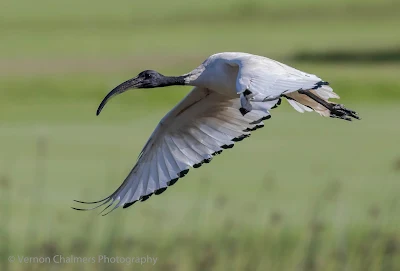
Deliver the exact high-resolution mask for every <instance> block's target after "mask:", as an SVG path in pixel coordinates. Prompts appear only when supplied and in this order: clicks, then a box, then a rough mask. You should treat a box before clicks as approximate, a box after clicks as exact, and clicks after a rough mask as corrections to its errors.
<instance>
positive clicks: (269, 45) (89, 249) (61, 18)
mask: <svg viewBox="0 0 400 271" xmlns="http://www.w3.org/2000/svg"><path fill="white" fill-rule="evenodd" d="M155 7H157V8H155ZM399 7H400V6H399V4H398V3H393V2H392V1H380V2H376V1H361V0H353V1H350V2H348V1H336V2H332V1H330V2H329V1H311V0H301V1H296V2H295V1H289V0H285V1H280V2H271V3H264V2H263V1H256V0H254V1H239V0H229V1H225V2H224V4H222V2H221V3H220V4H215V3H214V2H212V1H202V2H195V1H178V0H174V1H169V2H162V1H159V0H157V1H148V2H141V3H139V4H137V3H135V2H134V1H120V3H119V4H118V5H115V6H114V4H111V2H106V1H85V3H81V2H80V1H69V2H68V4H67V2H65V3H55V2H53V1H44V0H42V1H35V3H33V2H30V1H10V0H7V1H2V2H1V3H0V36H1V42H0V94H1V96H0V97H1V98H0V270H5V271H6V270H18V271H19V270H132V269H136V268H137V269H143V270H282V271H286V270H304V271H308V270H310V271H313V270H324V271H325V270H352V271H353V270H385V271H392V270H393V271H395V270H400V216H399V215H400V197H399V195H398V194H399V191H400V148H399V138H400V125H399V123H400V122H399V120H398V117H399V116H400V107H399V105H400V104H399V101H400V83H399V80H398V75H399V72H398V71H399V69H400V60H399V59H400V50H399V48H400V47H399V44H400V36H399V35H397V34H396V33H397V32H398V27H399V26H400V20H399V19H398V14H399V11H400V9H399ZM219 51H245V52H250V53H255V54H262V55H265V56H268V57H272V58H275V59H277V60H280V61H283V62H285V63H287V64H290V65H292V66H294V67H296V68H299V69H302V70H304V71H307V72H310V73H315V74H317V75H319V76H320V77H322V78H323V79H324V80H327V81H329V82H330V83H331V85H332V87H333V88H334V89H335V91H336V92H337V93H338V94H339V95H340V96H341V97H342V99H341V102H342V103H344V104H345V105H346V106H348V107H349V108H351V109H354V110H356V111H357V112H359V114H360V115H361V117H362V120H361V121H357V122H353V123H349V122H344V121H340V120H336V119H327V118H322V117H320V116H318V115H317V114H315V113H305V114H300V113H297V112H296V111H295V110H293V109H292V108H290V107H289V106H288V105H287V104H285V103H284V104H283V105H281V106H280V107H279V108H277V109H274V110H273V111H272V118H271V119H270V120H268V121H267V122H266V123H265V124H266V125H265V127H264V128H263V129H261V130H259V131H256V132H254V133H253V135H252V136H251V137H250V138H249V139H246V140H244V141H243V142H240V143H238V144H237V145H236V146H235V147H234V148H233V149H232V150H227V151H225V152H224V153H223V154H222V155H221V156H217V157H215V159H214V160H213V162H212V163H210V164H208V165H205V166H203V167H201V168H200V169H192V170H191V171H190V172H189V174H188V175H187V176H186V177H185V178H183V179H181V180H180V181H179V182H178V183H177V184H176V185H175V186H173V187H171V188H169V189H168V191H166V192H165V193H164V194H162V195H160V196H153V197H152V198H151V199H149V200H148V201H146V202H144V203H139V204H135V205H134V206H132V207H131V208H129V209H126V210H122V209H118V210H116V211H115V212H113V213H112V214H110V215H108V216H106V217H102V216H98V215H97V214H98V212H97V211H93V212H77V211H74V210H72V209H71V208H70V207H71V206H77V205H74V203H73V201H72V200H73V199H78V200H88V201H91V200H97V199H101V198H104V197H105V196H107V195H108V194H110V193H111V192H113V191H114V189H116V188H117V187H118V186H119V185H120V183H121V182H122V180H123V179H124V178H125V176H126V175H127V173H128V172H129V171H130V169H131V168H132V166H133V165H134V163H135V161H136V158H137V155H138V154H139V151H140V150H141V148H142V146H143V144H144V143H145V141H146V140H147V138H148V136H149V135H150V133H151V132H152V131H153V129H154V127H155V126H156V124H157V123H158V121H159V120H160V118H161V117H162V116H163V115H164V114H165V113H166V112H168V110H169V109H170V108H172V106H174V105H175V104H176V103H177V102H178V101H179V100H180V99H181V98H182V97H183V96H184V95H185V94H186V93H187V92H188V91H189V90H190V88H187V87H182V88H173V87H171V88H165V89H154V90H147V91H132V92H128V93H126V94H124V95H122V96H119V97H118V98H115V99H113V100H112V101H111V102H110V104H108V105H107V108H105V110H104V112H103V113H102V114H101V116H99V117H96V116H95V111H96V109H97V106H98V104H99V102H100V101H101V99H102V98H103V97H104V95H105V94H106V93H107V92H108V91H109V90H110V89H111V88H113V87H114V86H115V85H117V84H119V83H120V82H122V81H124V80H126V79H128V78H130V77H133V76H135V75H136V74H137V73H138V72H140V71H141V70H145V69H155V70H158V71H160V72H161V73H164V74H182V73H185V72H188V71H189V70H191V69H193V68H194V67H196V66H197V65H198V64H200V63H201V61H203V60H204V59H205V58H206V57H208V56H209V55H210V54H212V53H215V52H219ZM54 255H63V256H64V257H68V256H70V255H74V256H77V257H98V255H107V256H109V257H116V256H119V257H146V256H151V257H157V258H158V260H157V262H156V264H154V265H152V264H149V263H148V264H136V263H135V264H131V265H127V264H115V263H114V264H112V263H108V264H104V263H100V262H96V263H94V264H79V263H75V264H71V263H69V264H68V263H64V264H56V263H54V262H52V263H50V264H38V263H36V264H35V263H19V262H18V256H25V257H53V256H54ZM10 256H14V257H16V261H15V262H10V261H9V257H10Z"/></svg>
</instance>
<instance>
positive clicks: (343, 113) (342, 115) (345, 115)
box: [298, 89, 360, 121]
mask: <svg viewBox="0 0 400 271" xmlns="http://www.w3.org/2000/svg"><path fill="white" fill-rule="evenodd" d="M298 92H299V93H300V94H304V95H307V96H308V97H310V98H311V99H313V100H314V101H316V102H317V103H319V104H321V105H322V106H324V107H325V108H327V109H328V110H329V111H330V112H331V115H330V117H331V118H339V119H344V120H348V121H351V120H352V119H351V118H350V117H352V118H355V119H360V117H359V116H358V114H357V113H356V112H355V111H353V110H350V109H347V108H345V107H344V105H342V104H335V103H330V102H328V101H326V100H324V99H322V98H320V97H319V96H317V95H315V94H314V93H312V92H311V91H310V90H302V89H301V90H299V91H298Z"/></svg>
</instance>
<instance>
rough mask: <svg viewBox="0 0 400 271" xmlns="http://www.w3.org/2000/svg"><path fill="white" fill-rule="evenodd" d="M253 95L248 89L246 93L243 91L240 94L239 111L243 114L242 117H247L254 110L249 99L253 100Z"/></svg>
mask: <svg viewBox="0 0 400 271" xmlns="http://www.w3.org/2000/svg"><path fill="white" fill-rule="evenodd" d="M251 94H252V92H251V91H250V90H248V89H246V90H245V91H243V92H242V93H241V94H240V105H241V107H240V108H239V111H240V113H241V114H242V116H244V115H246V114H247V113H249V112H250V111H251V110H252V109H253V107H252V106H251V103H250V101H249V98H251Z"/></svg>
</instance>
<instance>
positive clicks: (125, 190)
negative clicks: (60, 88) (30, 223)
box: [74, 52, 358, 211]
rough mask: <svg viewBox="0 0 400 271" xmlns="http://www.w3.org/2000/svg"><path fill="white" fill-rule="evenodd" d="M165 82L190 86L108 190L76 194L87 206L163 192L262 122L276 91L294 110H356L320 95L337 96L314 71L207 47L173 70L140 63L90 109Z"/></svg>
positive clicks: (345, 115) (341, 113)
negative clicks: (173, 73) (187, 68)
mask: <svg viewBox="0 0 400 271" xmlns="http://www.w3.org/2000/svg"><path fill="white" fill-rule="evenodd" d="M168 85H192V86H194V88H193V90H192V91H191V92H189V93H188V94H187V95H186V97H185V98H184V99H182V101H181V102H180V103H178V104H177V105H176V106H175V107H174V108H173V109H172V110H171V111H170V112H168V113H167V114H166V115H165V117H164V118H162V120H161V121H160V122H159V124H158V125H157V127H156V129H155V130H154V132H153V133H152V135H151V136H150V138H149V140H148V141H147V142H146V144H145V146H144V147H143V149H142V151H141V153H140V155H139V158H138V161H137V163H136V165H135V166H134V168H133V169H132V171H131V172H130V173H129V175H128V176H127V178H126V179H125V181H124V182H123V183H122V185H121V186H120V187H119V188H118V189H117V190H116V191H115V192H114V193H113V194H112V195H110V196H109V197H106V198H105V199H103V200H101V201H97V202H81V201H78V202H81V203H101V204H100V205H98V206H96V207H94V208H97V207H99V206H102V205H105V204H107V203H108V206H107V207H106V208H105V209H107V208H108V207H110V206H111V205H113V204H115V205H114V208H113V209H112V210H114V209H116V208H118V207H119V206H124V208H125V207H129V206H130V205H132V204H133V203H134V202H136V201H138V200H140V201H144V200H147V199H148V198H149V197H150V196H151V195H152V194H160V193H162V192H164V191H165V190H166V188H167V187H168V186H171V185H173V184H174V183H175V182H176V181H177V180H178V179H179V178H182V177H183V176H185V175H186V174H187V172H188V171H189V168H190V167H194V168H197V167H199V166H201V165H202V164H203V163H208V162H210V161H211V159H212V158H213V156H215V155H217V154H220V153H221V152H222V150H223V149H227V148H232V147H233V145H234V143H235V142H237V141H241V140H242V139H244V138H246V137H248V136H249V135H250V133H251V131H254V130H256V129H258V128H261V127H263V126H264V124H263V122H262V121H263V120H266V119H269V118H270V117H271V116H270V110H271V109H272V108H274V107H276V106H277V105H279V104H280V101H281V97H284V98H286V99H287V100H288V102H289V103H290V104H291V105H292V106H293V107H294V108H295V109H296V110H297V111H299V112H304V111H316V112H318V113H319V114H320V115H322V116H331V117H337V118H342V119H346V120H350V118H349V117H353V118H358V116H357V114H356V113H355V112H354V111H351V110H348V109H345V108H344V107H343V106H341V105H337V104H334V103H329V102H328V99H329V98H339V96H338V95H337V94H336V93H334V92H333V90H332V88H330V87H329V86H328V83H327V82H324V81H322V80H321V79H320V78H319V77H317V76H315V75H313V74H308V73H305V72H302V71H299V70H297V69H294V68H292V67H289V66H287V65H285V64H282V63H279V62H277V61H275V60H272V59H269V58H265V57H262V56H257V55H251V54H247V53H235V52H225V53H218V54H214V55H212V56H210V57H209V58H207V59H206V60H205V61H204V62H203V63H202V64H201V65H200V66H198V67H197V68H196V69H194V70H193V71H191V72H189V73H187V74H184V75H182V76H180V77H165V76H163V75H160V74H158V73H157V72H154V71H144V72H142V73H140V74H139V75H138V76H137V77H135V78H133V79H130V80H128V81H126V82H124V83H122V84H121V85H119V86H118V87H116V88H115V89H114V90H112V91H111V92H110V93H109V94H108V95H107V96H106V98H105V99H104V100H103V102H102V103H101V105H100V107H99V110H98V112H97V113H98V114H99V113H100V111H101V109H102V108H103V107H104V105H105V103H106V102H107V101H108V100H109V99H110V98H111V97H113V96H114V95H116V94H119V93H122V92H124V91H126V90H127V89H129V88H132V87H133V88H151V87H162V86H168ZM94 208H92V209H94ZM74 209H77V208H74ZM78 210H88V209H78ZM112 210H111V211H112ZM103 211H104V210H103Z"/></svg>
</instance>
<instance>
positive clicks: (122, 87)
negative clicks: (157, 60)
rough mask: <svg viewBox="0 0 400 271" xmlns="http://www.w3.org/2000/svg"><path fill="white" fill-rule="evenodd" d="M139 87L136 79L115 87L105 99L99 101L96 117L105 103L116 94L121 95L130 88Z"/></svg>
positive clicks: (138, 81)
mask: <svg viewBox="0 0 400 271" xmlns="http://www.w3.org/2000/svg"><path fill="white" fill-rule="evenodd" d="M139 85H140V80H139V78H138V77H135V78H132V79H129V80H128V81H125V82H123V83H122V84H120V85H118V86H117V87H115V88H114V89H113V90H111V91H110V92H109V93H108V94H107V95H106V97H104V99H103V101H101V103H100V105H99V108H97V112H96V115H97V116H98V115H99V114H100V112H101V110H103V108H104V106H105V105H106V103H107V102H108V101H109V100H110V99H111V98H112V97H114V96H117V95H118V94H121V93H123V92H125V91H127V90H128V89H131V88H137V87H138V86H139Z"/></svg>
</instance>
